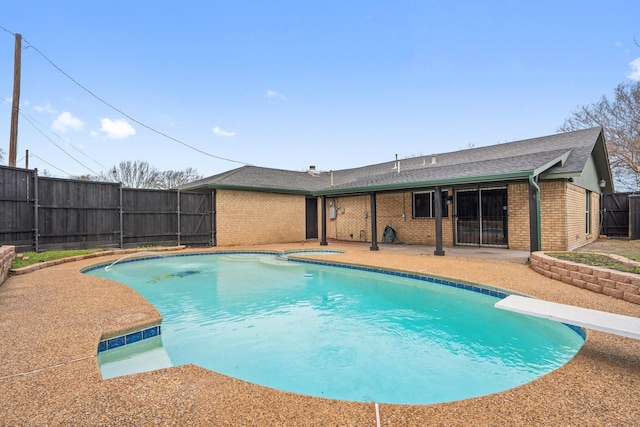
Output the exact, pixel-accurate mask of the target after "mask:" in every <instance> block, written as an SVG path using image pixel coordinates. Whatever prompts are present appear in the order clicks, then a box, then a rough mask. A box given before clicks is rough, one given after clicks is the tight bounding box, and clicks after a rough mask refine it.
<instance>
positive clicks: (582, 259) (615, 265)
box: [546, 252, 640, 274]
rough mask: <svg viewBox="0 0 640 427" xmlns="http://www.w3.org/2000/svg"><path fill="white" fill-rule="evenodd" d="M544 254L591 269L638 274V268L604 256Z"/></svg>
mask: <svg viewBox="0 0 640 427" xmlns="http://www.w3.org/2000/svg"><path fill="white" fill-rule="evenodd" d="M546 254H547V255H549V256H551V257H554V258H557V259H561V260H564V261H572V262H577V263H579V264H585V265H590V266H593V267H602V268H610V269H612V270H618V271H624V272H627V273H634V274H640V267H632V266H629V265H626V264H623V263H621V262H619V261H616V260H615V259H612V258H609V257H608V256H606V255H601V254H593V253H588V252H546ZM627 258H628V257H627Z"/></svg>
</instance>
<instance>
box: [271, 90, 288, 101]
mask: <svg viewBox="0 0 640 427" xmlns="http://www.w3.org/2000/svg"><path fill="white" fill-rule="evenodd" d="M267 98H269V99H274V98H275V99H280V100H282V101H287V97H286V96H284V95H283V94H281V93H278V92H276V91H275V90H271V89H267Z"/></svg>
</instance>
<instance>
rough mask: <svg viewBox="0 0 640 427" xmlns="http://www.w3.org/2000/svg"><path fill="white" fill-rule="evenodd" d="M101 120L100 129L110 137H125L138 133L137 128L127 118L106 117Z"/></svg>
mask: <svg viewBox="0 0 640 427" xmlns="http://www.w3.org/2000/svg"><path fill="white" fill-rule="evenodd" d="M100 122H101V123H102V127H101V128H100V131H102V132H104V133H106V134H107V138H109V139H125V138H126V137H128V136H131V135H135V134H136V130H135V129H134V128H133V126H131V125H130V124H129V123H127V121H126V120H125V119H118V120H111V119H108V118H104V119H102V120H101V121H100Z"/></svg>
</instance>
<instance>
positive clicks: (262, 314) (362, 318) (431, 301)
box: [88, 254, 584, 404]
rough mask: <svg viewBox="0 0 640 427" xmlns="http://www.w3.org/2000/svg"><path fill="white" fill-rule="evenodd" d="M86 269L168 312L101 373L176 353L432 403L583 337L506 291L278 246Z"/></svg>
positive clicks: (253, 377)
mask: <svg viewBox="0 0 640 427" xmlns="http://www.w3.org/2000/svg"><path fill="white" fill-rule="evenodd" d="M88 273H89V274H92V275H96V276H100V277H105V278H109V279H111V280H115V281H118V282H121V283H124V284H127V285H128V286H130V287H132V288H133V289H135V290H136V291H138V292H139V293H140V294H141V295H142V296H144V297H145V298H146V299H147V300H149V301H150V302H151V303H152V304H153V305H154V306H155V307H156V308H157V309H158V311H159V312H160V313H161V314H162V316H163V322H162V335H161V345H159V344H157V343H156V344H154V345H153V346H152V347H153V351H155V352H156V353H155V355H153V356H151V357H147V358H146V359H144V358H142V357H143V356H144V354H145V353H144V351H148V349H147V350H137V349H136V344H133V345H130V346H129V345H128V346H125V347H123V348H119V349H114V350H108V351H106V352H103V353H100V358H101V363H102V365H103V368H102V369H103V375H104V374H105V368H107V367H109V369H113V367H114V366H115V371H112V372H115V374H111V375H109V376H112V375H117V372H118V369H123V372H127V364H134V365H135V364H138V365H139V366H135V367H134V369H133V370H134V371H141V370H148V369H154V363H157V362H162V360H165V362H164V363H165V365H166V364H171V365H173V366H178V365H182V364H188V363H193V364H196V365H199V366H202V367H204V368H207V369H210V370H213V371H216V372H220V373H222V374H225V375H229V376H232V377H235V378H239V379H242V380H246V381H249V382H252V383H256V384H261V385H265V386H268V387H273V388H277V389H281V390H287V391H291V392H295V393H301V394H307V395H312V396H320V397H328V398H335V399H342V400H353V401H375V402H384V403H405V404H427V403H439V402H446V401H453V400H459V399H465V398H470V397H474V396H480V395H485V394H490V393H495V392H499V391H502V390H506V389H509V388H512V387H516V386H518V385H521V384H524V383H526V382H529V381H531V380H533V379H535V378H537V377H539V376H541V375H544V374H546V373H548V372H550V371H552V370H554V369H556V368H558V367H560V366H562V365H563V364H565V363H566V362H567V361H568V360H570V359H571V358H572V357H573V355H574V354H575V353H576V352H577V351H578V350H579V348H580V347H581V346H582V344H583V342H584V340H583V338H582V337H581V336H580V335H579V334H578V333H576V332H575V331H574V330H572V329H570V328H569V327H567V326H565V325H562V324H558V323H555V322H551V321H548V320H545V319H539V318H533V317H528V316H523V315H519V314H517V313H512V312H508V311H504V310H498V309H495V308H494V304H495V303H496V302H497V301H498V298H497V297H495V296H491V295H486V294H481V293H478V292H472V291H469V290H464V289H459V288H456V287H452V286H445V285H442V284H437V283H433V282H429V281H424V280H416V279H412V278H406V277H399V276H397V275H390V274H381V273H376V272H371V271H363V270H358V269H347V268H339V267H334V266H327V265H320V264H309V263H299V262H292V261H286V260H278V259H276V257H275V256H274V255H273V254H224V255H223V254H207V255H197V256H179V257H162V258H156V259H150V260H144V261H135V262H124V263H120V264H117V265H115V266H113V267H112V268H110V269H108V271H105V269H104V268H99V269H93V270H91V271H89V272H88ZM142 345H147V347H149V344H142ZM158 347H160V348H158ZM158 352H159V353H158ZM132 354H133V355H137V357H138V358H137V359H136V358H135V357H134V358H133V359H132V360H138V361H137V362H135V361H133V362H129V361H127V357H131V356H132ZM147 356H148V354H147ZM140 358H142V359H140ZM118 360H120V364H122V365H123V367H122V366H121V367H120V368H118V363H117V362H118ZM122 360H124V361H122ZM140 360H143V361H142V362H140ZM150 360H151V361H150ZM152 361H156V362H152ZM169 361H170V362H169ZM114 363H115V364H114ZM160 367H161V366H160ZM128 369H131V367H129V368H128Z"/></svg>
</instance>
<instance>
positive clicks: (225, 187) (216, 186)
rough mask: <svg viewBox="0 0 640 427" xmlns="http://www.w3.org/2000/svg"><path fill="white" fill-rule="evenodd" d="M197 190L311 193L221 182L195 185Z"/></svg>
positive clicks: (309, 193)
mask: <svg viewBox="0 0 640 427" xmlns="http://www.w3.org/2000/svg"><path fill="white" fill-rule="evenodd" d="M197 189H198V190H202V189H209V190H233V191H255V192H258V193H284V194H305V195H311V194H312V191H310V190H299V189H291V188H278V187H257V186H249V185H223V184H206V185H203V186H200V187H197ZM193 190H194V189H191V188H190V189H189V191H193Z"/></svg>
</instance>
